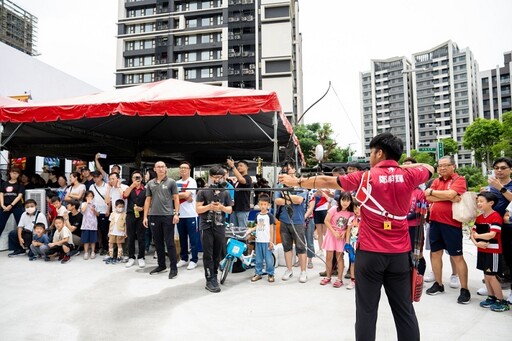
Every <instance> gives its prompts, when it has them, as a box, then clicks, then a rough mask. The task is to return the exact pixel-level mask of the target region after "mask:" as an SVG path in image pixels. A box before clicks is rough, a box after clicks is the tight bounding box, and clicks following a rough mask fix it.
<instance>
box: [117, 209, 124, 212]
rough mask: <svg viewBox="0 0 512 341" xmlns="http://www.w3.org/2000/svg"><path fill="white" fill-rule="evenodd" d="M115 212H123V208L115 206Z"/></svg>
mask: <svg viewBox="0 0 512 341" xmlns="http://www.w3.org/2000/svg"><path fill="white" fill-rule="evenodd" d="M116 212H117V213H123V212H124V208H116Z"/></svg>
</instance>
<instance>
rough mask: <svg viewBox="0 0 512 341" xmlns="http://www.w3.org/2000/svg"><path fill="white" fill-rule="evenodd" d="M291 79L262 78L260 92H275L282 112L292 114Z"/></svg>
mask: <svg viewBox="0 0 512 341" xmlns="http://www.w3.org/2000/svg"><path fill="white" fill-rule="evenodd" d="M292 81H293V80H292V77H291V76H288V77H272V78H270V77H269V78H263V80H262V90H268V91H275V92H276V94H277V97H279V102H280V103H281V106H282V108H283V111H284V112H293V92H292V91H291V89H292V86H293V84H292Z"/></svg>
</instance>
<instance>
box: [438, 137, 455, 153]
mask: <svg viewBox="0 0 512 341" xmlns="http://www.w3.org/2000/svg"><path fill="white" fill-rule="evenodd" d="M441 142H443V147H444V155H453V154H457V153H458V152H459V150H458V145H457V141H455V140H454V139H452V138H445V139H442V140H441Z"/></svg>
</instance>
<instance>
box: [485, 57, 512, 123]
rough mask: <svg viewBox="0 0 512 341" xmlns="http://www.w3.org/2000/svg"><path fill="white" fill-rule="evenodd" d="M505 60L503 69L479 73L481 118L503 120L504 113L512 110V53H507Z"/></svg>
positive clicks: (498, 68)
mask: <svg viewBox="0 0 512 341" xmlns="http://www.w3.org/2000/svg"><path fill="white" fill-rule="evenodd" d="M504 59H505V63H504V66H503V67H499V66H496V68H495V69H491V70H486V71H481V72H480V73H479V89H480V107H479V108H480V117H483V118H487V119H498V120H501V119H502V115H503V113H506V112H508V111H511V110H512V95H511V93H510V89H511V88H512V79H511V78H510V71H511V70H512V51H509V52H505V53H504Z"/></svg>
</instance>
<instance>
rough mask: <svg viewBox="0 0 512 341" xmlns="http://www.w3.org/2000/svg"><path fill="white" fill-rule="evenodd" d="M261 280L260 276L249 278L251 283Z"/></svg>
mask: <svg viewBox="0 0 512 341" xmlns="http://www.w3.org/2000/svg"><path fill="white" fill-rule="evenodd" d="M261 278H262V277H261V275H254V276H252V278H251V282H257V281H259V280H260V279H261Z"/></svg>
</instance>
